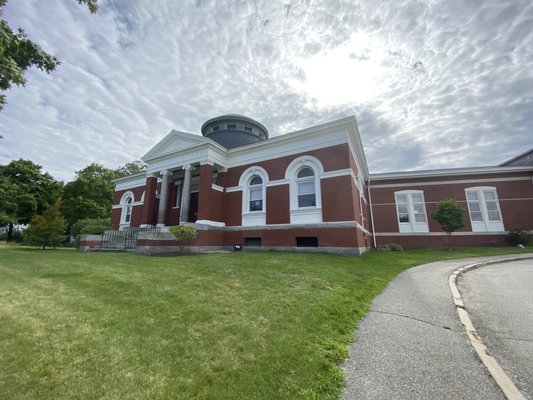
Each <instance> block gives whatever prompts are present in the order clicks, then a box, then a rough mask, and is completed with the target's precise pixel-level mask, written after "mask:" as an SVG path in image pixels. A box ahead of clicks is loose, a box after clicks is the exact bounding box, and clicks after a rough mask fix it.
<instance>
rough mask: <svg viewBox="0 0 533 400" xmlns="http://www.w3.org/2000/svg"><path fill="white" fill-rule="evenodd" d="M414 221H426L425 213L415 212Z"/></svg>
mask: <svg viewBox="0 0 533 400" xmlns="http://www.w3.org/2000/svg"><path fill="white" fill-rule="evenodd" d="M415 222H426V216H425V214H415Z"/></svg>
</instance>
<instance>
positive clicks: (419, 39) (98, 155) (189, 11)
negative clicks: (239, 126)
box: [0, 0, 533, 179]
mask: <svg viewBox="0 0 533 400" xmlns="http://www.w3.org/2000/svg"><path fill="white" fill-rule="evenodd" d="M99 3H100V11H99V12H98V13H97V14H96V15H91V14H89V12H88V11H87V10H86V9H85V8H84V7H82V6H79V5H78V4H77V2H75V1H74V0H54V1H47V2H43V1H39V0H26V1H24V2H17V1H14V0H12V1H11V2H9V3H8V5H7V7H6V10H5V16H6V18H7V19H8V21H9V23H10V24H11V26H13V27H15V26H23V27H24V28H25V30H26V32H27V33H28V35H29V36H30V37H31V38H32V39H34V40H36V41H37V42H39V43H41V45H42V46H43V47H44V48H45V49H46V50H47V51H50V52H53V53H55V54H56V55H57V56H58V57H59V58H60V59H61V60H62V65H61V66H60V67H59V68H58V69H57V70H56V71H54V72H53V73H52V74H51V75H46V74H44V73H42V72H40V71H31V72H30V73H29V74H28V84H27V86H26V87H25V88H14V89H12V90H10V91H9V92H8V93H7V96H8V105H7V106H6V109H5V110H4V111H2V112H1V113H0V134H2V135H3V136H4V139H1V140H0V163H2V164H5V163H7V162H9V161H10V160H11V159H14V158H19V157H22V158H29V159H31V160H33V161H35V162H37V163H40V164H42V165H43V166H44V168H45V169H46V170H48V171H49V172H50V173H51V174H52V175H53V176H55V177H56V178H61V179H70V178H72V176H73V173H74V170H79V169H81V168H83V167H84V166H86V165H88V164H89V163H91V162H101V163H103V164H104V165H106V166H109V167H116V166H118V165H120V164H124V163H126V162H127V161H130V160H132V159H135V158H138V157H140V156H141V155H142V154H144V153H145V152H146V150H148V149H149V148H150V147H151V146H152V145H153V144H155V143H156V142H157V140H158V139H160V138H161V137H163V136H164V135H165V134H166V133H167V132H168V131H170V129H172V128H175V129H179V130H184V131H189V132H192V133H199V130H200V126H201V125H202V123H203V122H204V121H205V120H207V119H209V118H211V117H213V116H216V115H219V114H222V113H230V112H231V113H234V112H235V113H242V114H246V115H249V116H250V117H252V118H256V119H258V120H259V121H261V122H262V123H263V124H265V125H266V126H267V127H268V128H269V130H270V132H271V135H278V134H282V133H286V132H288V131H291V130H295V129H301V128H305V127H308V126H311V125H313V124H317V123H321V122H326V121H328V120H332V119H334V118H339V117H342V116H346V115H350V114H355V115H356V116H357V118H358V121H359V125H360V131H361V135H362V138H363V144H364V147H365V150H366V153H367V160H368V162H369V166H370V170H371V171H373V172H379V171H385V170H402V169H420V168H438V167H449V166H469V165H488V164H497V163H499V162H501V161H503V160H505V159H506V158H509V157H511V156H513V155H515V154H518V153H520V152H522V151H524V150H525V149H526V148H528V147H531V146H532V145H533V143H532V142H533V141H532V139H531V132H530V129H531V126H532V125H533V124H532V123H533V113H531V109H532V108H531V106H532V103H533V95H532V93H533V70H532V69H531V68H530V66H531V65H533V33H532V30H531V28H530V27H531V25H532V22H533V6H532V5H531V4H530V2H529V1H527V0H515V1H507V2H506V1H496V0H494V1H485V2H482V3H479V4H478V3H476V4H474V3H468V2H467V3H465V2H463V1H460V0H441V1H437V0H433V1H427V2H418V1H410V0H401V1H394V2H393V1H382V2H379V3H376V2H374V1H370V0H368V1H362V2H353V1H352V0H317V1H314V2H308V1H305V0H287V1H286V2H284V3H279V2H272V1H269V0H262V1H241V0H232V1H230V0H228V1H214V0H195V1H192V0H191V1H172V0H154V1H152V2H146V1H140V0H102V1H100V2H99ZM43 16H46V18H43Z"/></svg>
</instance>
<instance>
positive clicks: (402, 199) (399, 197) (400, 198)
mask: <svg viewBox="0 0 533 400" xmlns="http://www.w3.org/2000/svg"><path fill="white" fill-rule="evenodd" d="M396 202H397V203H402V204H405V203H407V195H405V194H397V195H396Z"/></svg>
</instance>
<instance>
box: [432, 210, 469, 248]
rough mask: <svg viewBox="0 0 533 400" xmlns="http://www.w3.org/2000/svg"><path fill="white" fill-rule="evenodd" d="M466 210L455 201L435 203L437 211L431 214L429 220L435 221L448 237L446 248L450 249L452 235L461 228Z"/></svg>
mask: <svg viewBox="0 0 533 400" xmlns="http://www.w3.org/2000/svg"><path fill="white" fill-rule="evenodd" d="M465 213H466V210H465V209H464V208H463V207H461V206H460V205H459V204H458V203H457V201H455V199H447V200H441V201H439V202H438V203H437V211H435V212H433V213H432V214H431V218H433V219H434V220H435V221H437V222H438V223H439V224H440V225H441V228H442V230H443V231H444V232H446V233H447V235H448V248H449V249H451V247H452V233H453V232H455V231H456V230H457V229H460V228H462V227H463V226H464V225H465V224H464V218H465Z"/></svg>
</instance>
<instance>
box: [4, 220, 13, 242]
mask: <svg viewBox="0 0 533 400" xmlns="http://www.w3.org/2000/svg"><path fill="white" fill-rule="evenodd" d="M12 240H13V224H9V229H8V230H7V238H6V241H7V242H11V241H12Z"/></svg>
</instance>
